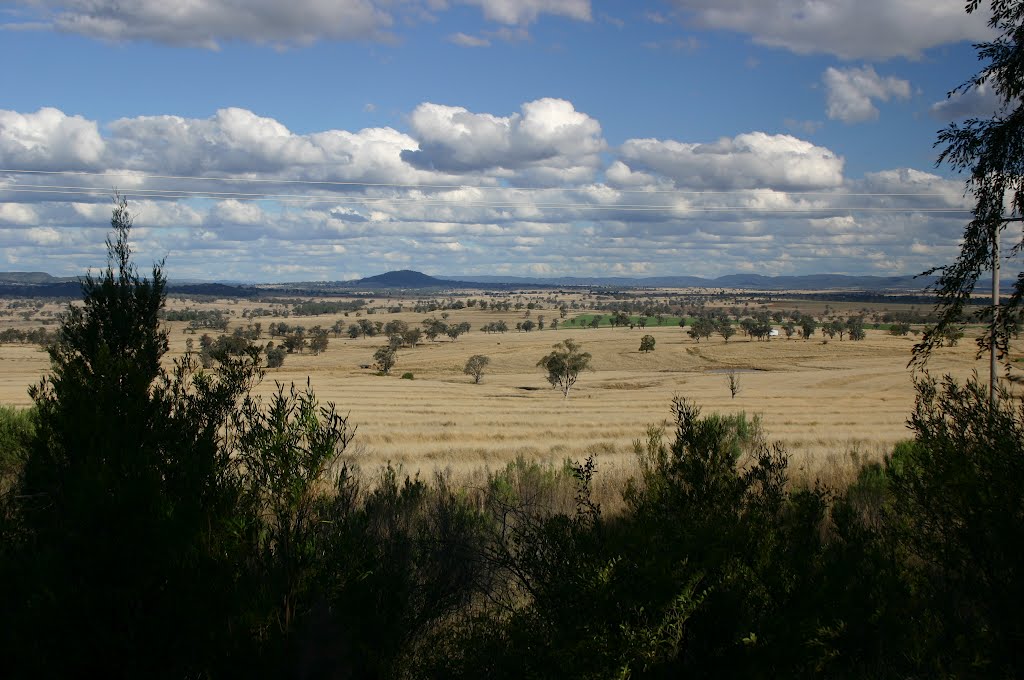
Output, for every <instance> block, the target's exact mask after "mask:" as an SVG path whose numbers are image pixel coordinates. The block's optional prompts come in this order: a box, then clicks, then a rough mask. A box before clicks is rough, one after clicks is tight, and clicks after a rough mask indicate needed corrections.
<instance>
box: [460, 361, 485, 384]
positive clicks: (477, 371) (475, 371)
mask: <svg viewBox="0 0 1024 680" xmlns="http://www.w3.org/2000/svg"><path fill="white" fill-rule="evenodd" d="M490 363H491V359H490V357H486V356H484V355H482V354H474V355H473V356H471V357H470V358H469V359H468V360H467V361H466V366H465V368H463V369H462V372H463V373H465V374H466V375H471V376H473V383H474V384H477V385H479V384H480V379H481V378H483V377H484V369H485V368H487V365H488V364H490Z"/></svg>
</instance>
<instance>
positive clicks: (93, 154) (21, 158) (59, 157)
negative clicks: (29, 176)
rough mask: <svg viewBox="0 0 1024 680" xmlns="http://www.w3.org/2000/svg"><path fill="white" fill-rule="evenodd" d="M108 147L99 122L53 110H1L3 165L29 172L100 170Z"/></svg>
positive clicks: (0, 149) (1, 162)
mask: <svg viewBox="0 0 1024 680" xmlns="http://www.w3.org/2000/svg"><path fill="white" fill-rule="evenodd" d="M104 150H105V145H104V142H103V139H102V137H100V133H99V128H98V127H97V125H96V123H95V122H94V121H91V120H86V119H85V118H82V117H81V116H69V115H67V114H65V113H64V112H63V111H59V110H57V109H53V108H42V109H39V110H38V111H36V112H35V113H18V112H17V111H4V110H0V164H2V165H3V167H7V168H18V169H25V170H41V169H48V168H51V167H53V166H59V167H60V168H61V169H64V170H87V169H95V168H97V167H98V165H99V162H100V160H101V159H102V157H103V154H104Z"/></svg>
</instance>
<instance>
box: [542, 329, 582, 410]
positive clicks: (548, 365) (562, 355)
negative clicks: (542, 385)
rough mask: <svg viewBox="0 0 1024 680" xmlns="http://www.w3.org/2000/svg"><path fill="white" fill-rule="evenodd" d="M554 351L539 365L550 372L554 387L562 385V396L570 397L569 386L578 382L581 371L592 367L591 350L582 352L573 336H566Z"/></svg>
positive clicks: (549, 378)
mask: <svg viewBox="0 0 1024 680" xmlns="http://www.w3.org/2000/svg"><path fill="white" fill-rule="evenodd" d="M552 347H554V351H553V352H551V353H550V354H548V355H547V356H545V357H544V358H543V359H541V360H540V361H538V362H537V365H538V366H541V367H543V368H544V370H545V371H547V372H548V382H549V383H551V386H552V387H560V388H561V390H562V398H568V397H569V388H571V387H572V386H573V385H575V384H576V379H577V378H579V375H580V371H583V370H586V369H588V368H590V359H591V356H590V352H581V351H580V346H579V345H578V344H577V343H576V342H574V341H573V339H572V338H566V339H565V340H563V341H562V342H560V343H558V344H557V345H552Z"/></svg>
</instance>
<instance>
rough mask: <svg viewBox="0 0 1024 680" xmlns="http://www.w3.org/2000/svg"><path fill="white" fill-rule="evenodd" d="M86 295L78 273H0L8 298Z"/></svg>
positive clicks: (242, 292)
mask: <svg viewBox="0 0 1024 680" xmlns="http://www.w3.org/2000/svg"><path fill="white" fill-rule="evenodd" d="M167 288H168V290H169V291H170V292H172V293H177V294H179V295H195V296H204V297H217V298H248V297H256V296H257V295H259V294H260V292H259V290H257V289H256V288H253V287H251V286H229V285H226V284H223V283H192V282H188V283H184V282H183V283H173V282H168V285H167ZM81 296H82V284H81V279H80V278H79V277H77V276H64V277H59V276H51V275H50V274H47V273H45V272H0V297H6V298H15V297H18V298H78V297H81Z"/></svg>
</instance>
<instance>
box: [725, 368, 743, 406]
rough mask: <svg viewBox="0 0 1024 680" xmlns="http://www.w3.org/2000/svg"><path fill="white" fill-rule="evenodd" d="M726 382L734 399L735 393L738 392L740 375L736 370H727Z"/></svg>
mask: <svg viewBox="0 0 1024 680" xmlns="http://www.w3.org/2000/svg"><path fill="white" fill-rule="evenodd" d="M725 378H726V383H727V384H728V385H729V394H731V395H732V398H733V399H735V398H736V395H737V394H739V393H740V376H739V373H737V372H736V371H729V373H728V374H726V376H725Z"/></svg>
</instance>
